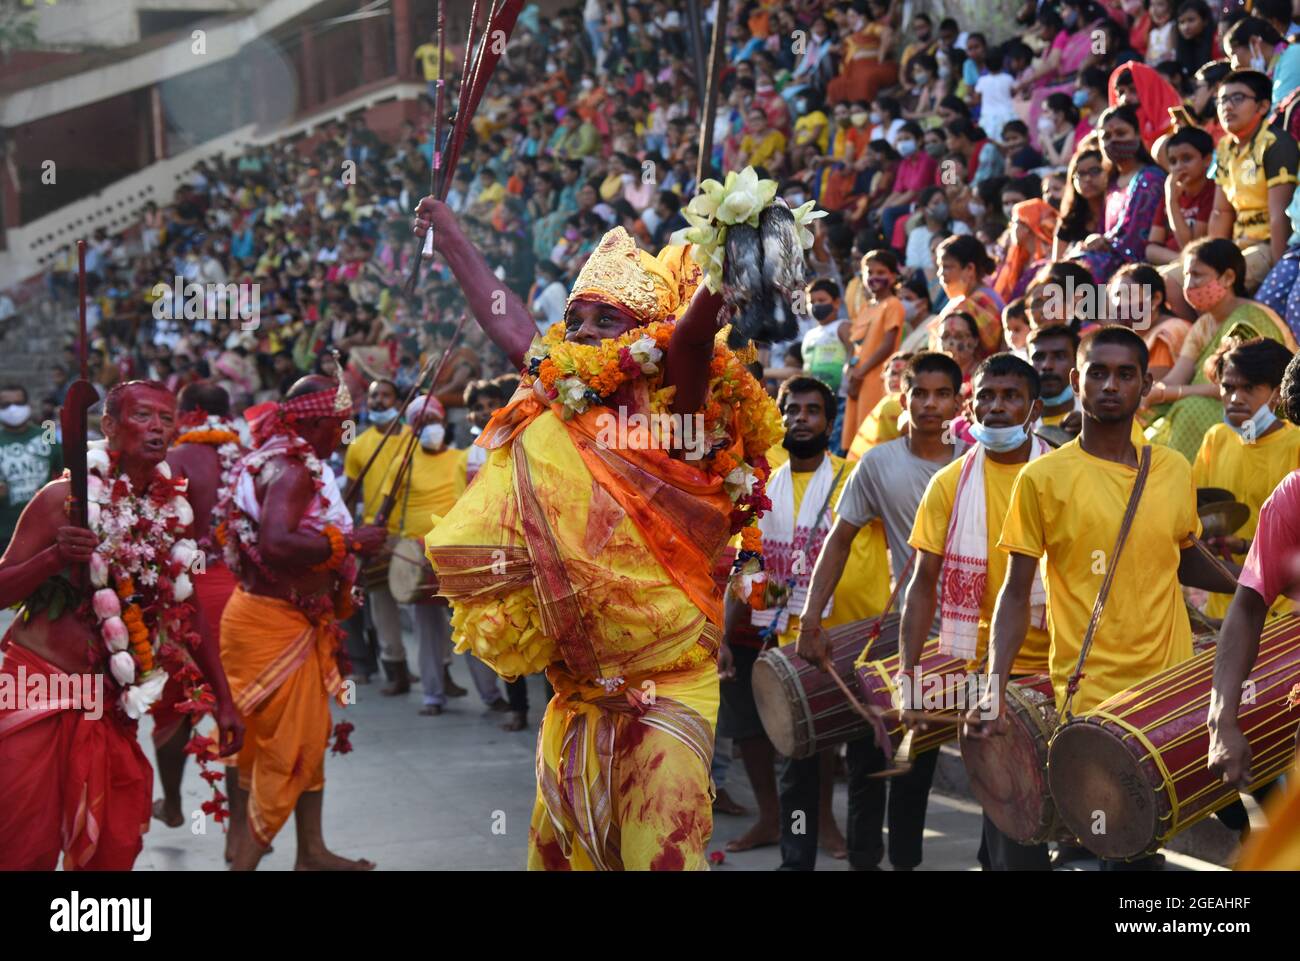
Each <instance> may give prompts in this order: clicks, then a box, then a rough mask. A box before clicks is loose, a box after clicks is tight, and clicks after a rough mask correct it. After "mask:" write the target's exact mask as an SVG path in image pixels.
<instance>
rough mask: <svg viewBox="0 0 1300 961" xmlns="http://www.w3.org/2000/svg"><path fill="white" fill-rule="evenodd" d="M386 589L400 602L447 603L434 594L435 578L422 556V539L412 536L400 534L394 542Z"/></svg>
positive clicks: (435, 589)
mask: <svg viewBox="0 0 1300 961" xmlns="http://www.w3.org/2000/svg"><path fill="white" fill-rule="evenodd" d="M388 589H389V591H391V592H392V595H393V599H394V600H395V601H397V603H399V604H437V603H441V604H446V603H447V601H446V599H445V598H441V597H438V596H437V592H438V577H437V575H436V574H434V572H433V565H431V564H430V563H429V561H428V560H427V559H426V558H425V556H424V542H423V541H420V540H417V539H416V538H413V537H403V538H402V539H401V540H399V541H398V542H397V543H396V544H394V545H393V556H392V561H391V563H390V564H389V565H388Z"/></svg>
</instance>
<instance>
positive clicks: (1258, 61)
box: [1250, 54, 1268, 73]
mask: <svg viewBox="0 0 1300 961" xmlns="http://www.w3.org/2000/svg"><path fill="white" fill-rule="evenodd" d="M1250 69H1251V70H1258V71H1259V72H1260V73H1264V72H1265V71H1266V70H1267V69H1268V61H1267V60H1265V59H1264V55H1263V54H1258V55H1254V56H1252V57H1251V58H1250Z"/></svg>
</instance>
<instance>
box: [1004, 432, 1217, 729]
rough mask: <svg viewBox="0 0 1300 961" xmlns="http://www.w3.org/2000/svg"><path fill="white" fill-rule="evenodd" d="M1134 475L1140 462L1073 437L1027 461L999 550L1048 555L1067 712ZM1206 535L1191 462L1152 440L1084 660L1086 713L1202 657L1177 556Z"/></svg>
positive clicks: (1055, 662) (1055, 657) (1081, 699)
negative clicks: (1138, 497) (1103, 453)
mask: <svg viewBox="0 0 1300 961" xmlns="http://www.w3.org/2000/svg"><path fill="white" fill-rule="evenodd" d="M1136 478H1137V469H1136V468H1134V467H1128V466H1126V465H1124V464H1116V463H1114V462H1112V461H1108V460H1102V459H1101V458H1099V457H1094V456H1093V455H1091V454H1089V453H1087V452H1086V451H1085V450H1084V449H1083V448H1082V447H1081V446H1080V445H1079V442H1078V440H1073V441H1071V442H1070V443H1068V444H1066V445H1064V446H1063V447H1061V448H1060V449H1058V450H1055V451H1052V452H1051V453H1050V454H1045V455H1044V456H1042V457H1040V458H1038V459H1037V460H1036V461H1034V462H1032V463H1030V464H1026V465H1025V466H1024V467H1023V468H1022V469H1021V471H1020V476H1019V477H1018V478H1017V479H1016V485H1015V488H1014V489H1013V490H1012V492H1011V506H1010V507H1009V508H1008V510H1007V519H1006V523H1005V524H1004V525H1003V527H1002V536H1001V538H1000V539H999V541H998V547H999V548H1001V549H1002V550H1004V551H1008V552H1011V553H1015V554H1027V555H1029V556H1030V557H1042V556H1043V555H1044V554H1046V555H1047V574H1046V578H1045V586H1046V588H1047V631H1048V634H1049V635H1050V636H1051V639H1052V644H1051V650H1050V652H1049V654H1048V661H1049V663H1050V666H1051V674H1052V684H1053V686H1054V687H1055V689H1056V706H1057V708H1058V709H1060V708H1061V707H1062V705H1063V704H1064V702H1065V687H1066V682H1067V680H1068V679H1069V677H1070V675H1071V674H1072V673H1073V672H1074V668H1075V664H1076V663H1077V662H1078V659H1079V650H1080V647H1081V645H1082V643H1083V635H1084V633H1085V632H1086V631H1087V628H1088V621H1089V619H1090V618H1091V616H1092V606H1093V604H1094V603H1095V602H1096V600H1097V592H1098V591H1099V590H1100V588H1101V582H1102V578H1103V577H1104V576H1105V573H1106V564H1107V563H1108V558H1109V556H1110V554H1111V552H1112V551H1113V550H1114V548H1115V539H1116V537H1117V536H1118V535H1119V528H1120V523H1121V522H1122V520H1123V518H1124V511H1125V508H1126V507H1127V506H1128V500H1129V495H1130V494H1131V492H1132V490H1133V482H1134V480H1135V479H1136ZM1200 531H1201V522H1200V520H1199V519H1198V518H1197V516H1196V489H1195V487H1194V486H1193V484H1192V467H1191V465H1190V464H1189V463H1187V459H1186V458H1185V457H1183V456H1182V455H1181V454H1179V453H1178V451H1176V450H1174V449H1173V448H1171V447H1164V446H1161V445H1159V444H1155V445H1152V447H1151V473H1150V475H1149V476H1148V477H1147V483H1146V489H1145V491H1143V494H1142V501H1141V504H1140V505H1139V507H1138V510H1137V513H1136V515H1135V517H1134V520H1133V527H1132V530H1131V531H1130V532H1129V536H1128V542H1127V543H1126V544H1125V546H1124V553H1123V556H1122V557H1121V558H1120V561H1119V569H1118V570H1116V572H1115V578H1114V581H1113V583H1112V585H1111V591H1110V597H1109V598H1108V599H1107V601H1106V608H1105V610H1104V612H1103V613H1102V617H1101V623H1100V624H1099V625H1098V629H1097V635H1096V637H1095V638H1094V639H1093V645H1092V651H1091V653H1090V654H1089V655H1088V661H1087V663H1086V664H1085V665H1084V674H1085V676H1084V678H1083V679H1082V681H1081V682H1080V684H1079V691H1078V693H1077V694H1076V695H1075V698H1074V702H1073V704H1072V710H1073V711H1074V712H1075V713H1076V714H1078V713H1080V712H1082V711H1086V710H1089V709H1091V708H1093V707H1096V706H1097V705H1098V704H1100V703H1101V702H1102V701H1104V700H1105V699H1106V698H1108V697H1110V696H1111V695H1112V694H1115V693H1118V692H1119V691H1122V690H1124V689H1125V688H1127V687H1130V686H1132V685H1133V684H1136V683H1137V682H1138V681H1141V680H1144V679H1145V678H1148V677H1150V676H1151V675H1153V674H1156V673H1158V672H1160V671H1162V670H1164V669H1165V668H1167V667H1172V666H1173V665H1175V664H1179V663H1181V662H1183V661H1185V660H1187V659H1188V658H1189V657H1191V656H1192V628H1191V624H1190V623H1189V621H1188V619H1187V608H1186V606H1185V605H1184V603H1183V592H1182V588H1181V587H1180V586H1179V584H1178V563H1179V560H1180V551H1181V550H1182V549H1183V548H1185V547H1190V546H1191V543H1192V541H1191V535H1193V534H1196V535H1199V534H1200Z"/></svg>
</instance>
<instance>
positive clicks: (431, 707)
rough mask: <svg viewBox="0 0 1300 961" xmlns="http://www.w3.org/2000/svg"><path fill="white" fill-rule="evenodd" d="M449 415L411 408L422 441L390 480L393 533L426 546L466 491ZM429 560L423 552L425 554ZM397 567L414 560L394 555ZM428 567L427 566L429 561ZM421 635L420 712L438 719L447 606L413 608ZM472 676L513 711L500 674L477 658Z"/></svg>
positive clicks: (464, 460) (423, 404)
mask: <svg viewBox="0 0 1300 961" xmlns="http://www.w3.org/2000/svg"><path fill="white" fill-rule="evenodd" d="M446 416H447V415H446V411H445V410H444V409H443V406H442V404H441V403H439V402H438V399H437V398H436V397H428V398H426V397H423V396H422V397H417V398H416V399H415V400H413V401H411V403H410V404H408V405H407V407H406V423H407V424H408V426H410V428H411V430H412V431H414V432H415V433H416V435H417V437H418V443H417V444H416V447H415V450H414V452H413V453H412V455H411V459H410V465H409V467H408V468H407V471H406V473H405V475H404V476H402V477H401V478H400V479H399V478H398V473H399V472H400V471H401V467H402V461H401V459H400V458H399V459H397V460H394V461H393V463H392V464H391V465H390V467H389V469H388V473H387V475H386V476H385V477H384V485H383V492H384V495H385V496H387V495H389V494H392V495H393V501H392V504H393V506H392V512H391V513H390V514H389V515H388V529H389V531H391V532H392V533H393V534H396V535H398V536H399V537H401V538H405V539H415V540H418V541H419V542H420V543H421V544H423V543H424V536H425V535H426V534H428V533H429V531H431V530H432V529H433V525H434V523H435V522H436V521H437V520H441V519H442V517H443V516H444V515H445V514H447V512H448V511H450V510H451V509H452V508H453V507H454V506H455V504H456V501H457V499H459V497H460V495H461V494H463V493H464V492H465V471H466V467H467V465H468V462H469V457H468V451H465V450H456V449H455V448H452V447H448V446H447V441H448V440H449V439H450V438H449V437H448V433H447V427H446ZM421 556H423V551H421ZM392 563H394V564H405V563H409V561H407V560H404V559H403V558H400V557H397V556H394V558H393V560H392ZM424 563H427V561H425V562H424ZM411 612H412V614H413V616H414V620H415V632H416V635H417V636H418V637H419V640H420V685H421V687H422V688H423V689H424V706H423V707H422V708H421V709H420V714H422V715H424V716H426V717H435V716H437V715H439V714H441V713H442V711H443V708H444V707H446V704H447V690H446V687H445V682H446V680H447V679H448V678H449V675H448V674H447V667H448V665H449V664H450V663H451V658H452V653H451V609H450V608H448V607H447V606H446V605H444V604H413V605H412V606H411ZM466 657H467V658H468V660H469V667H470V675H471V676H472V677H473V679H474V686H475V687H476V688H477V689H478V693H479V696H480V697H481V698H482V699H483V703H484V704H486V705H487V706H488V707H489V708H491V709H493V710H499V711H505V710H508V709H509V707H508V705H507V704H506V701H505V698H503V697H502V696H501V691H500V689H499V688H498V687H497V682H496V674H495V672H493V671H492V669H491V668H489V667H488V666H487V665H486V664H483V663H482V662H481V661H479V660H478V659H476V658H475V657H474V656H473V655H472V654H471V655H466Z"/></svg>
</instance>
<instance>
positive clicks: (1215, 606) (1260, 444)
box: [1192, 421, 1300, 618]
mask: <svg viewBox="0 0 1300 961" xmlns="http://www.w3.org/2000/svg"><path fill="white" fill-rule="evenodd" d="M1281 424H1282V426H1281V427H1280V428H1279V429H1278V430H1275V431H1273V432H1272V433H1271V434H1265V435H1264V436H1263V437H1259V438H1256V439H1255V441H1254V442H1253V443H1249V444H1248V443H1246V442H1245V441H1244V440H1243V439H1242V438H1241V436H1240V435H1239V434H1238V433H1237V432H1236V431H1235V430H1233V429H1232V428H1231V427H1229V426H1228V425H1227V424H1215V425H1214V426H1213V427H1211V428H1210V429H1209V430H1208V431H1206V432H1205V438H1204V439H1203V440H1202V441H1201V449H1200V450H1199V451H1197V453H1196V462H1195V463H1194V464H1193V465H1192V481H1193V482H1194V483H1195V484H1196V486H1197V487H1222V488H1223V489H1224V490H1230V491H1232V495H1233V497H1235V498H1236V499H1237V500H1239V501H1241V502H1242V503H1243V504H1245V505H1246V506H1247V507H1249V508H1250V519H1249V520H1248V521H1246V523H1245V524H1244V525H1243V526H1242V528H1241V529H1240V530H1238V531H1237V532H1236V534H1235V535H1234V536H1236V537H1241V538H1244V539H1246V540H1250V539H1252V538H1253V537H1254V536H1255V528H1256V527H1257V526H1259V509H1260V507H1261V506H1262V505H1263V503H1264V501H1266V500H1268V495H1269V494H1271V493H1273V488H1274V487H1276V486H1277V485H1278V484H1279V483H1280V482H1281V480H1282V478H1284V477H1286V475H1287V474H1289V473H1291V472H1292V471H1293V470H1295V469H1296V468H1298V467H1300V429H1297V428H1296V427H1294V426H1293V425H1291V424H1288V423H1286V422H1285V421H1283V422H1281ZM1245 559H1246V555H1245V554H1236V555H1234V556H1233V560H1235V561H1236V562H1237V563H1238V564H1241V563H1243V562H1244V561H1245ZM1231 600H1232V595H1231V594H1211V595H1210V599H1209V602H1208V603H1207V604H1206V605H1205V613H1206V615H1207V616H1209V617H1219V618H1221V617H1223V616H1224V615H1225V614H1227V613H1228V603H1229V602H1230V601H1231ZM1294 607H1295V603H1294V602H1293V601H1292V600H1291V599H1290V598H1288V597H1287V596H1286V595H1281V596H1279V597H1278V599H1277V601H1276V602H1275V603H1274V604H1273V607H1272V608H1271V609H1270V610H1269V614H1270V615H1277V614H1285V613H1288V612H1290V611H1291V610H1292V609H1293V608H1294Z"/></svg>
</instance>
